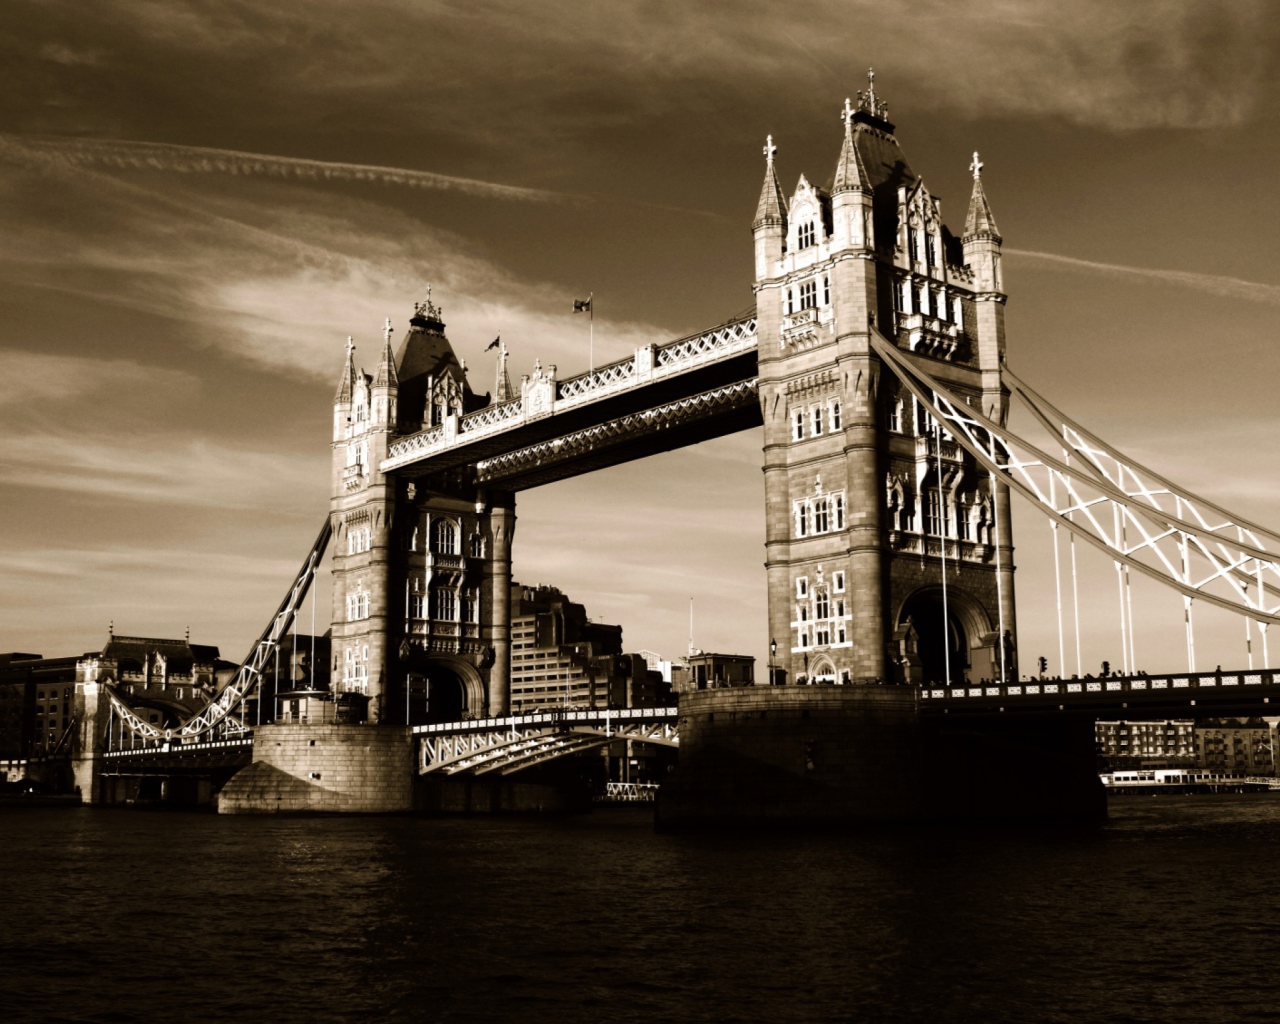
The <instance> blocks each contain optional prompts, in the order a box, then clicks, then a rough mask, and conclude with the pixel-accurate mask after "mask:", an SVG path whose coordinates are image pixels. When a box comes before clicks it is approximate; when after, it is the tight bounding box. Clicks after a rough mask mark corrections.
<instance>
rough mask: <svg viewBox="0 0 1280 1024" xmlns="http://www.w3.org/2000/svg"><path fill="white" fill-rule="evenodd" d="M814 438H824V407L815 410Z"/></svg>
mask: <svg viewBox="0 0 1280 1024" xmlns="http://www.w3.org/2000/svg"><path fill="white" fill-rule="evenodd" d="M813 436H814V437H821V436H822V406H818V407H817V408H816V409H814V410H813Z"/></svg>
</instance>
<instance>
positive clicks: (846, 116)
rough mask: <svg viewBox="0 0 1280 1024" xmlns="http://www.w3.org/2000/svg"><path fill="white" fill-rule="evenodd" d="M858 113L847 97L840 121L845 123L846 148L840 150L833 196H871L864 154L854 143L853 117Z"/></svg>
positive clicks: (832, 191) (832, 187) (832, 188)
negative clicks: (855, 193)
mask: <svg viewBox="0 0 1280 1024" xmlns="http://www.w3.org/2000/svg"><path fill="white" fill-rule="evenodd" d="M856 113H857V110H855V109H854V106H853V104H852V103H851V102H850V101H849V98H848V97H845V101H844V110H842V111H841V112H840V119H841V120H842V121H844V146H843V147H842V148H841V150H840V163H839V164H837V165H836V180H835V183H834V184H833V185H832V186H831V194H832V195H835V194H836V193H837V192H865V193H866V194H868V195H870V194H871V179H870V178H869V177H868V175H867V168H866V165H865V164H864V163H863V162H862V154H861V153H859V152H858V147H857V146H856V145H854V142H853V115H854V114H856Z"/></svg>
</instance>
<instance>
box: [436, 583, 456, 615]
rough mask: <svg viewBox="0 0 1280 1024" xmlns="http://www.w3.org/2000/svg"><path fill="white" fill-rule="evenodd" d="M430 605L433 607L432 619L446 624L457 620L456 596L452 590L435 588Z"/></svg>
mask: <svg viewBox="0 0 1280 1024" xmlns="http://www.w3.org/2000/svg"><path fill="white" fill-rule="evenodd" d="M431 593H432V604H433V605H434V606H435V614H434V615H433V616H432V618H436V619H443V620H444V621H446V622H454V621H456V620H457V618H458V595H457V594H455V593H454V592H453V591H452V590H446V589H445V588H444V587H437V588H436V589H435V590H433V591H432V592H431Z"/></svg>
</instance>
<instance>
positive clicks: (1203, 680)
mask: <svg viewBox="0 0 1280 1024" xmlns="http://www.w3.org/2000/svg"><path fill="white" fill-rule="evenodd" d="M1275 674H1276V673H1273V672H1270V671H1263V672H1199V673H1188V674H1183V675H1158V676H1122V677H1112V676H1104V677H1102V678H1099V679H1088V678H1086V679H1033V680H1025V681H1023V682H1020V683H1009V684H1005V685H1001V684H995V683H986V684H982V685H979V686H946V687H938V686H928V687H925V688H923V689H922V690H921V691H920V698H921V700H925V701H930V700H963V699H970V698H978V697H981V698H988V697H1013V698H1017V697H1067V696H1087V695H1089V694H1099V695H1103V694H1125V693H1138V694H1151V693H1159V692H1161V691H1164V692H1168V693H1173V692H1177V691H1182V690H1186V691H1188V692H1190V691H1200V690H1206V691H1213V692H1214V693H1234V692H1241V691H1242V690H1243V689H1245V688H1249V687H1257V686H1273V685H1275Z"/></svg>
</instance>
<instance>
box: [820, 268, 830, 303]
mask: <svg viewBox="0 0 1280 1024" xmlns="http://www.w3.org/2000/svg"><path fill="white" fill-rule="evenodd" d="M822 304H823V305H824V306H829V305H831V278H829V277H827V276H826V275H825V274H823V275H822Z"/></svg>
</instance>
